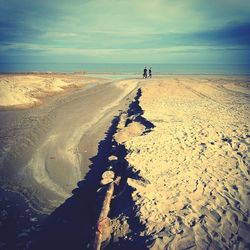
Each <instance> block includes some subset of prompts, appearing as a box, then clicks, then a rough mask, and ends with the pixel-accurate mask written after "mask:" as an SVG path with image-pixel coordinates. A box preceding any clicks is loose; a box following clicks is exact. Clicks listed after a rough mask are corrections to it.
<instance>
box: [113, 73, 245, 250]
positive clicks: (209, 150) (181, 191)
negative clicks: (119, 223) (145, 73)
mask: <svg viewBox="0 0 250 250" xmlns="http://www.w3.org/2000/svg"><path fill="white" fill-rule="evenodd" d="M141 91H142V96H141V97H140V100H139V101H140V106H141V108H142V110H143V111H144V113H143V117H144V118H146V119H147V120H148V121H150V122H151V123H153V124H154V126H155V127H154V128H153V129H152V130H151V131H150V132H149V133H146V134H143V135H142V133H137V134H133V133H132V131H135V130H134V127H138V126H137V125H136V122H132V123H130V124H129V126H127V127H124V128H122V129H120V130H119V131H118V133H117V135H116V137H118V140H117V141H118V142H120V143H124V145H125V147H126V149H127V150H128V154H127V156H126V159H127V161H128V163H129V164H130V165H131V166H132V168H133V171H134V172H135V173H138V174H139V176H140V179H139V180H138V178H137V179H133V177H132V179H128V185H130V186H131V187H133V188H134V191H133V193H132V197H133V200H134V203H135V211H136V212H135V216H136V217H137V219H138V220H139V221H140V224H141V225H143V226H144V227H145V229H144V230H143V231H141V236H147V237H149V238H148V239H149V240H148V241H147V242H150V243H148V244H147V247H148V248H150V249H166V248H167V249H191V248H192V249H221V248H222V249H248V248H249V244H250V217H249V209H250V202H249V201H250V199H249V193H250V182H249V177H250V166H249V143H250V135H249V121H250V120H249V117H250V116H249V115H250V113H249V104H250V103H249V97H250V95H249V81H247V80H246V79H237V78H236V79H235V78H230V77H228V78H227V77H224V78H211V79H206V78H205V77H194V78H191V77H185V78H184V77H176V78H174V77H168V78H165V79H163V78H158V79H154V80H148V81H145V83H142V85H141ZM128 118H129V117H128ZM133 124H134V125H133ZM130 128H131V129H132V131H131V132H130V133H129V130H130ZM124 134H126V135H132V136H127V139H126V141H125V142H124V140H123V138H124ZM120 136H121V137H120ZM119 138H122V139H120V141H119ZM114 234H115V233H114ZM130 235H131V234H130ZM130 237H131V236H130ZM134 237H135V238H136V236H134ZM132 238H133V237H132ZM145 244H146V243H145Z"/></svg>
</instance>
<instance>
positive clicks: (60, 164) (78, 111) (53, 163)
mask: <svg viewBox="0 0 250 250" xmlns="http://www.w3.org/2000/svg"><path fill="white" fill-rule="evenodd" d="M137 82H138V80H130V81H126V80H124V81H117V82H110V83H105V84H93V83H92V84H90V85H88V86H85V87H84V88H82V89H78V90H75V91H71V92H69V94H66V95H64V96H57V97H50V98H48V99H49V100H48V101H47V103H45V104H44V105H42V106H39V107H34V108H31V109H27V110H19V111H2V112H0V119H1V121H2V122H1V125H0V129H1V130H0V137H1V139H2V141H1V145H0V147H1V155H0V171H1V176H2V178H1V185H2V186H3V187H4V188H7V189H10V190H15V191H18V192H21V193H23V194H24V195H25V196H26V197H28V198H29V199H30V203H31V205H32V206H33V207H34V208H36V209H38V210H39V211H43V212H50V211H51V210H52V209H54V208H55V207H56V206H58V205H59V204H60V203H62V202H63V201H64V200H65V199H66V198H68V197H70V196H71V191H72V189H74V188H75V187H76V185H77V182H78V181H80V180H81V179H82V178H83V177H84V176H85V174H86V172H87V171H88V166H89V163H90V161H89V160H88V159H89V158H90V157H92V156H94V155H95V154H96V151H97V147H98V142H99V141H100V140H101V139H102V138H103V137H104V134H105V131H106V130H107V128H108V127H109V125H110V122H111V120H112V118H113V116H114V115H117V114H118V113H119V109H121V108H122V107H124V105H126V104H127V103H129V97H128V96H129V94H130V93H131V92H132V91H133V90H134V89H135V88H136V86H137ZM131 96H132V95H131ZM127 98H128V100H127V101H126V99H127ZM88 134H91V135H93V137H88V136H87V135H88Z"/></svg>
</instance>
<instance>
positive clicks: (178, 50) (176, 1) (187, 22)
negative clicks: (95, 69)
mask: <svg viewBox="0 0 250 250" xmlns="http://www.w3.org/2000/svg"><path fill="white" fill-rule="evenodd" d="M249 17H250V1H249V0H237V1H236V0H209V1H208V0H150V1H149V0H71V1H69V0H0V62H1V63H33V62H36V63H48V62H50V63H51V62H53V63H57V62H68V63H81V62H88V63H89V62H93V63H103V62H108V63H144V62H150V63H173V64H178V63H182V64H185V63H194V64H196V63H201V64H247V63H249V58H250V18H249Z"/></svg>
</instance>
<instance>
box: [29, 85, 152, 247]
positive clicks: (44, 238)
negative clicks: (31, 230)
mask: <svg viewBox="0 0 250 250" xmlns="http://www.w3.org/2000/svg"><path fill="white" fill-rule="evenodd" d="M140 96H141V90H140V89H139V90H138V92H137V95H136V97H135V99H134V100H133V102H132V103H131V104H130V106H129V109H128V112H127V114H128V117H130V116H134V120H136V121H138V122H141V123H142V124H143V125H144V126H145V127H146V131H147V130H150V129H152V128H153V127H154V125H153V124H152V123H150V122H149V121H147V120H146V119H145V118H143V117H142V114H143V111H142V109H141V107H140V106H139V98H140ZM119 120H120V116H116V117H114V119H113V121H112V124H111V126H110V128H109V129H108V131H107V132H106V136H105V138H104V139H103V140H102V141H101V142H100V143H99V146H98V153H97V155H96V156H95V157H93V158H91V159H90V160H91V162H92V164H91V166H90V171H89V172H88V174H87V175H86V177H85V179H84V180H82V181H80V182H79V183H78V188H76V189H75V190H73V191H72V193H73V195H72V196H71V197H70V198H69V199H67V200H66V201H65V202H64V203H63V204H62V205H61V206H60V207H58V208H57V209H56V210H55V211H54V212H53V213H52V214H51V215H49V216H48V218H47V220H46V222H45V224H44V225H43V228H42V230H41V231H40V232H39V233H38V235H37V236H36V238H35V239H34V240H33V241H32V242H31V243H30V244H29V246H27V249H36V250H44V249H47V250H48V249H62V250H64V249H65V250H66V249H67V250H68V249H74V250H78V249H81V250H82V249H91V248H92V243H93V240H94V236H95V224H96V221H97V218H98V215H99V212H100V209H101V204H102V198H103V196H102V195H100V194H99V193H97V190H98V188H99V187H100V181H101V177H102V173H103V172H104V171H105V170H107V169H109V167H110V166H111V165H112V161H111V162H110V161H109V159H108V158H109V156H110V155H114V156H116V157H117V158H118V160H117V161H116V162H118V163H119V164H116V166H115V167H114V171H115V174H116V176H122V181H123V182H125V189H124V190H123V191H122V194H121V195H117V196H116V198H115V199H113V200H112V201H111V208H110V215H109V217H110V218H111V219H112V218H115V217H118V216H119V215H124V216H126V217H128V218H129V219H128V221H127V222H128V224H129V228H130V230H131V232H132V233H131V237H130V236H129V235H128V237H129V238H130V239H129V240H126V239H119V241H116V240H114V239H113V238H111V239H110V241H109V245H108V247H107V249H145V242H146V238H145V237H141V236H139V235H140V232H141V231H142V230H143V229H144V227H143V226H142V225H140V223H139V220H138V219H136V217H135V212H136V211H134V207H135V206H134V202H133V200H132V196H131V194H132V192H133V189H132V188H131V187H129V186H127V185H126V180H127V177H131V178H134V179H140V177H139V175H138V174H137V173H134V172H133V170H132V168H131V167H130V166H129V164H128V162H127V161H126V160H125V157H126V155H127V153H128V152H127V151H126V149H125V146H124V145H118V144H117V142H116V141H114V140H113V135H114V134H115V132H116V130H117V125H118V123H119ZM128 124H129V123H128ZM128 124H126V125H128ZM119 192H120V190H116V191H115V195H116V194H117V193H119Z"/></svg>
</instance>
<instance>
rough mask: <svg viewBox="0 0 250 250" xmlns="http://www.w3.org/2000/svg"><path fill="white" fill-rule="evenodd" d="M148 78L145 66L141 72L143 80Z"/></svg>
mask: <svg viewBox="0 0 250 250" xmlns="http://www.w3.org/2000/svg"><path fill="white" fill-rule="evenodd" d="M147 77H148V70H147V67H146V66H145V68H144V71H143V78H147Z"/></svg>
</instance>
